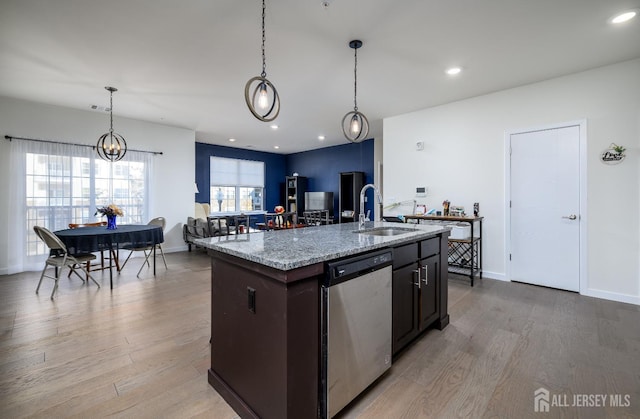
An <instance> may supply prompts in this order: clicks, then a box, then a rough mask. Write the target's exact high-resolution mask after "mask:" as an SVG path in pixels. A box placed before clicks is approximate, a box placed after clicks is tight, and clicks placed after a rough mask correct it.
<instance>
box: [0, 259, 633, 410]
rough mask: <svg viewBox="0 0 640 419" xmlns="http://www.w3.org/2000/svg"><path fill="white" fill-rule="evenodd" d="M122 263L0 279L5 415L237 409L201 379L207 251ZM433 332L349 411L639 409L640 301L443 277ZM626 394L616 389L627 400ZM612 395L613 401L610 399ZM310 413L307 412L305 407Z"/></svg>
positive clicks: (205, 355)
mask: <svg viewBox="0 0 640 419" xmlns="http://www.w3.org/2000/svg"><path fill="white" fill-rule="evenodd" d="M167 261H168V263H169V269H168V270H165V269H164V266H163V265H162V262H161V261H160V262H159V265H158V275H157V276H156V277H155V278H154V277H153V275H152V274H151V271H150V270H147V269H144V270H143V273H142V274H141V278H136V276H135V274H136V272H137V269H138V267H139V266H140V263H141V262H142V260H141V259H135V260H133V261H130V262H129V263H130V264H129V265H128V266H127V267H126V268H125V270H124V272H123V273H122V274H121V275H120V276H117V275H116V281H115V285H114V289H113V291H110V290H109V275H108V273H100V272H97V273H96V278H97V279H98V282H100V283H101V285H102V288H101V289H99V290H98V289H97V287H96V286H95V284H90V285H85V284H83V283H82V282H81V281H80V280H79V279H78V278H75V279H74V278H71V279H67V278H66V276H65V277H63V279H62V280H61V281H60V287H59V289H58V293H57V295H56V298H55V300H54V301H51V300H50V299H49V294H50V292H51V289H52V286H53V283H52V281H51V280H47V279H46V278H45V282H43V286H42V288H41V290H40V295H36V294H35V288H36V285H37V281H38V278H39V274H38V273H23V274H17V275H9V276H1V277H0V418H19V417H45V418H57V417H79V418H96V417H106V416H114V417H126V418H138V417H141V418H165V417H166V418H192V417H203V418H235V417H237V415H236V414H235V413H234V412H233V410H231V408H229V406H228V405H227V404H226V403H225V402H224V400H222V398H221V397H220V396H219V395H218V394H217V393H216V392H215V390H214V389H213V388H211V387H210V386H209V384H208V383H207V374H206V373H207V369H208V367H209V334H210V318H209V317H210V278H209V260H208V257H207V256H206V254H205V253H203V252H202V251H195V252H192V253H187V252H184V253H173V254H168V255H167ZM449 299H450V302H449V304H450V305H449V313H450V315H451V324H450V325H449V326H448V327H447V328H446V329H445V330H443V331H438V330H431V331H429V332H428V333H427V335H426V336H425V337H424V338H423V339H422V340H420V341H418V342H417V343H416V344H415V345H413V346H412V347H411V348H410V349H409V350H407V351H405V352H404V353H403V354H402V356H401V357H400V358H399V359H398V360H397V361H396V362H395V363H394V365H393V367H392V369H391V370H390V371H389V372H388V373H387V374H385V375H384V376H383V377H382V378H381V379H380V380H379V381H378V382H377V383H376V385H374V386H373V387H371V388H370V389H369V390H368V391H367V392H366V393H364V394H363V395H362V396H361V397H360V398H358V399H356V401H355V402H354V403H352V404H351V405H350V406H349V407H348V408H347V410H346V411H344V412H343V413H342V415H341V416H342V417H344V418H385V419H386V418H417V417H424V418H453V417H469V418H484V417H486V418H493V417H496V418H527V417H580V418H582V417H585V418H591V417H593V418H603V417H612V418H614V417H615V418H621V417H629V418H631V417H635V418H638V417H640V307H637V306H633V305H628V304H621V303H615V302H610V301H605V300H598V299H593V298H587V297H581V296H579V295H577V294H572V293H567V292H562V291H556V290H550V289H545V288H539V287H534V286H529V285H524V284H516V283H504V282H500V281H492V280H488V279H484V280H481V281H478V282H477V285H476V286H475V287H473V288H471V287H470V286H469V285H468V283H467V282H465V281H463V280H459V279H452V280H451V281H450V292H449ZM540 387H544V388H546V389H548V390H549V391H550V392H551V394H552V395H553V394H556V395H566V400H567V402H568V403H569V404H571V403H572V400H573V396H574V395H575V394H607V395H611V394H621V395H627V394H628V395H629V397H630V402H631V406H629V407H617V408H615V407H607V408H598V407H564V408H562V407H556V406H552V407H551V408H550V412H549V413H547V414H544V415H543V414H541V413H535V412H534V410H533V407H534V404H533V397H534V396H533V394H534V391H535V390H536V389H538V388H540ZM623 401H624V399H623ZM608 403H609V400H607V404H608ZM300 419H304V418H300Z"/></svg>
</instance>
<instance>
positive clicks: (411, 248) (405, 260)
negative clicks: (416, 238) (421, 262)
mask: <svg viewBox="0 0 640 419" xmlns="http://www.w3.org/2000/svg"><path fill="white" fill-rule="evenodd" d="M416 260H418V243H409V244H405V245H404V246H398V247H394V248H393V269H397V268H399V267H401V266H404V265H408V264H410V263H413V262H415V261H416Z"/></svg>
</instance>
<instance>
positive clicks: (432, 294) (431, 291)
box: [419, 255, 440, 330]
mask: <svg viewBox="0 0 640 419" xmlns="http://www.w3.org/2000/svg"><path fill="white" fill-rule="evenodd" d="M439 260H440V257H439V255H434V256H430V257H428V258H425V259H421V260H420V262H419V263H420V281H421V282H422V283H421V284H420V325H419V328H420V330H423V329H425V328H427V327H429V326H430V325H431V323H433V322H434V321H435V320H436V319H437V318H438V293H437V291H438V280H439V277H440V266H439Z"/></svg>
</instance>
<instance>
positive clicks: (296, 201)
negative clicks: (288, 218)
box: [284, 176, 307, 218]
mask: <svg viewBox="0 0 640 419" xmlns="http://www.w3.org/2000/svg"><path fill="white" fill-rule="evenodd" d="M284 190H285V202H286V207H285V210H286V211H288V212H295V213H296V214H297V216H298V218H300V217H302V213H303V212H304V193H305V192H306V191H307V178H306V177H304V176H287V177H286V179H285V184H284Z"/></svg>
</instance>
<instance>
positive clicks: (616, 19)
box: [611, 10, 638, 23]
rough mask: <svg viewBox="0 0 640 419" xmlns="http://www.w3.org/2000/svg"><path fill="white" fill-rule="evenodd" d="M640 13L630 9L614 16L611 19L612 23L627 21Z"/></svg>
mask: <svg viewBox="0 0 640 419" xmlns="http://www.w3.org/2000/svg"><path fill="white" fill-rule="evenodd" d="M637 15H638V12H637V11H636V10H629V11H627V12H624V13H620V14H619V15H616V16H614V17H613V18H612V19H611V23H624V22H627V21H629V20H631V19H633V18H634V17H636V16H637Z"/></svg>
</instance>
